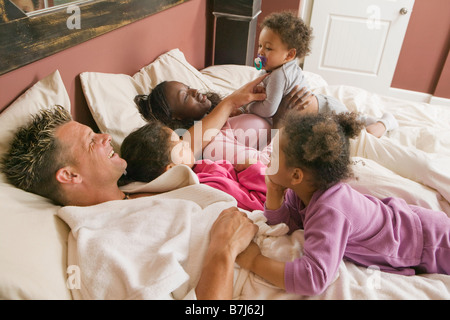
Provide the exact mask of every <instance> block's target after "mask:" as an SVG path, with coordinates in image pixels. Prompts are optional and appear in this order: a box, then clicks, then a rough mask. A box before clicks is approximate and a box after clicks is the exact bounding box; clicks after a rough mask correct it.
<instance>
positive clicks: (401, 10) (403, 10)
mask: <svg viewBox="0 0 450 320" xmlns="http://www.w3.org/2000/svg"><path fill="white" fill-rule="evenodd" d="M407 13H408V9H406V8H401V9H400V14H401V15H405V14H407Z"/></svg>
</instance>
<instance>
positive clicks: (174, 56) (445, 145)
mask: <svg viewBox="0 0 450 320" xmlns="http://www.w3.org/2000/svg"><path fill="white" fill-rule="evenodd" d="M256 73H257V71H256V70H254V68H251V67H247V66H237V65H222V66H211V67H207V68H205V69H202V70H196V69H195V68H194V67H192V66H191V65H190V64H189V62H188V61H187V60H186V59H185V57H184V55H183V53H182V52H181V51H180V50H178V49H173V50H171V51H169V52H166V53H165V54H163V55H161V56H160V57H158V58H157V59H156V60H155V61H153V62H152V63H151V64H149V65H147V66H143V67H142V68H141V69H140V70H139V72H137V73H136V74H134V75H125V74H109V73H98V72H83V73H82V74H81V75H80V78H81V84H82V88H83V93H84V95H85V97H86V101H87V103H88V106H89V109H90V112H91V114H92V116H93V118H94V119H95V122H96V124H97V126H98V128H99V129H100V131H102V132H108V133H109V134H110V135H111V136H112V138H113V146H114V148H115V149H116V151H118V150H119V147H120V144H121V142H122V140H123V139H124V137H125V136H126V135H127V134H128V133H129V132H131V131H132V130H134V129H135V128H138V127H139V126H142V125H143V124H144V121H143V120H142V118H141V117H140V115H139V113H138V111H137V109H136V107H135V105H134V102H133V98H134V96H135V95H136V94H147V93H148V92H149V91H150V90H151V88H153V87H154V86H155V85H156V84H158V83H159V82H161V81H163V80H177V81H181V82H184V83H186V84H188V85H189V86H191V87H193V88H197V89H200V90H203V91H216V92H218V93H220V94H222V95H226V94H229V93H230V92H232V91H233V90H235V89H236V88H238V87H240V86H241V85H242V84H244V83H246V82H248V81H250V80H252V79H253V78H254V77H255V76H256ZM306 76H307V78H308V81H309V83H310V86H311V89H312V90H313V92H315V93H325V94H328V95H332V96H334V97H336V98H337V99H339V100H341V101H342V102H344V103H345V104H346V105H347V106H348V108H349V109H350V110H351V111H359V112H363V113H366V114H369V115H372V116H381V115H382V113H383V112H386V111H389V112H392V113H393V114H394V115H395V116H396V118H397V119H398V121H399V125H400V127H399V128H398V129H397V130H395V131H393V132H391V133H389V134H388V135H387V136H384V137H382V138H380V139H376V138H374V137H373V136H370V135H368V134H365V133H364V132H363V133H362V134H361V135H360V136H359V137H358V138H356V139H354V140H353V141H352V145H351V150H352V166H353V169H354V172H355V178H354V179H352V180H351V181H349V183H351V184H352V186H353V187H354V188H355V189H357V190H359V191H361V192H363V193H367V194H372V195H374V196H377V197H388V196H398V197H402V198H404V199H405V200H406V201H407V202H408V203H411V204H417V205H421V206H424V207H427V208H431V209H435V210H440V211H444V212H445V213H446V214H447V215H449V216H450V188H448V186H449V185H450V168H449V167H448V163H450V108H448V107H445V106H440V105H429V104H425V103H417V102H410V101H404V100H398V99H393V98H389V97H384V96H380V95H377V94H374V93H371V92H368V91H366V90H363V89H360V88H356V87H349V86H329V85H328V84H327V83H326V80H325V79H323V78H322V77H320V76H319V75H317V74H312V73H306ZM55 104H59V105H62V106H64V107H65V108H68V109H70V108H71V106H70V99H69V97H68V95H67V92H66V89H65V87H64V84H63V82H62V80H61V75H60V74H59V71H58V70H55V71H54V72H53V73H52V74H50V75H48V76H47V77H45V78H43V79H41V80H40V81H38V82H37V83H36V84H34V85H33V86H32V87H30V88H29V89H28V90H27V91H26V92H25V93H24V94H23V95H21V96H20V97H19V98H18V99H17V100H15V101H14V102H13V103H12V104H11V105H10V106H9V107H8V108H7V109H6V110H5V111H4V112H2V113H1V114H0V128H1V129H0V156H1V155H2V154H3V153H4V152H5V151H6V150H7V148H8V144H9V141H10V139H11V137H12V134H13V132H14V131H15V130H16V129H17V128H18V127H19V126H21V125H22V124H24V123H25V122H26V121H27V119H29V115H30V114H33V113H36V112H37V111H38V110H39V109H41V108H47V107H49V106H52V105H55ZM143 187H144V186H143V185H140V184H133V185H129V186H126V187H125V188H129V189H128V190H139V189H140V188H143ZM145 188H150V189H151V190H152V191H156V192H160V193H161V194H160V195H158V196H156V197H155V198H153V199H151V200H149V201H150V202H147V203H145V202H144V200H139V199H136V201H135V200H132V205H128V206H127V207H123V205H121V204H119V203H112V204H101V205H99V206H93V207H89V208H77V207H66V208H60V207H58V206H55V205H53V204H52V203H51V202H50V201H48V200H46V199H44V198H42V197H39V196H37V195H34V194H30V193H27V192H24V191H22V190H19V189H16V188H14V187H12V186H11V185H9V184H8V183H7V182H6V181H5V178H4V176H3V175H2V174H1V173H0V203H1V204H2V205H1V210H0V229H1V232H0V238H1V241H0V257H1V258H0V298H3V299H74V298H75V299H78V298H81V297H82V296H80V294H79V286H80V285H84V284H85V283H86V281H95V285H96V287H99V288H101V290H100V289H99V290H100V291H99V292H97V293H95V294H94V293H93V294H92V296H91V298H93V299H96V298H98V297H99V296H102V294H103V297H104V298H108V299H121V298H124V297H129V296H124V295H121V290H120V289H117V288H116V287H111V286H110V283H111V282H112V278H114V276H113V277H112V278H111V273H108V272H107V270H110V269H108V263H105V265H103V266H102V269H101V270H106V271H105V272H101V271H98V272H94V271H95V270H94V268H95V265H91V266H84V265H82V263H81V262H80V263H79V264H78V263H77V262H75V263H74V261H76V260H73V259H74V258H73V254H74V251H73V245H74V243H76V241H77V232H78V231H79V230H80V228H84V227H86V226H85V225H83V223H85V222H83V221H81V220H83V219H79V218H77V217H80V216H83V214H84V215H86V213H90V214H91V213H92V214H93V215H95V214H98V212H100V213H101V212H104V211H105V210H106V211H108V212H114V210H119V211H120V210H121V212H127V210H132V209H131V208H134V207H136V208H140V209H136V210H137V211H139V210H140V211H142V208H143V207H146V208H149V207H153V208H159V209H158V210H163V211H164V212H166V211H167V212H168V214H167V215H164V217H166V218H165V219H163V218H161V221H160V224H158V226H154V227H153V228H159V231H161V230H167V232H159V233H154V232H158V230H151V232H149V234H158V236H160V237H162V238H164V237H165V236H167V235H168V234H169V233H170V232H172V231H173V228H170V226H172V222H173V221H174V220H176V219H177V218H176V217H179V216H178V215H179V212H180V210H182V211H184V213H185V214H186V215H187V216H192V217H193V218H192V219H194V220H192V221H194V222H196V223H191V225H192V227H191V229H188V230H185V229H182V230H184V231H183V232H182V234H183V235H184V236H183V237H186V238H180V239H179V241H180V247H177V246H176V245H175V247H174V243H171V244H170V246H168V247H167V248H168V251H169V252H172V251H173V252H176V253H177V254H176V255H175V256H176V257H181V258H177V259H179V260H178V262H179V261H183V262H182V263H181V262H179V263H178V267H177V263H175V265H172V264H169V265H167V266H166V265H164V264H161V265H157V266H155V268H156V269H155V270H159V273H158V272H157V274H159V275H160V276H161V277H160V278H163V277H165V275H166V273H167V272H168V270H172V269H170V268H174V269H173V273H171V274H173V275H177V276H173V277H172V278H173V279H175V280H173V282H171V285H174V284H176V283H181V284H182V285H181V286H179V287H177V289H176V290H172V289H170V288H167V287H165V285H163V284H159V285H157V286H155V290H153V289H152V290H147V289H148V288H143V289H142V290H140V291H139V292H137V293H136V295H134V296H133V298H135V299H151V298H158V299H160V298H161V299H166V298H177V299H178V298H189V297H190V292H192V288H193V287H194V285H195V281H196V279H197V278H198V274H197V273H196V272H195V271H194V268H193V266H197V265H198V264H199V261H201V252H203V250H204V248H205V243H206V241H207V237H193V236H192V235H195V230H196V229H195V228H199V227H201V228H203V229H205V228H208V226H209V225H210V223H212V221H213V218H214V217H215V215H216V214H217V213H218V212H220V210H221V209H223V208H226V207H228V206H231V205H235V200H234V199H233V198H232V197H231V196H229V195H227V194H225V193H223V192H220V191H217V190H215V189H212V188H209V187H207V186H204V185H200V184H199V183H198V180H197V179H196V177H195V175H193V174H192V172H191V171H190V170H189V169H188V168H187V167H184V166H179V167H178V168H177V169H176V170H174V171H169V172H168V173H167V174H164V175H162V176H161V177H159V178H158V179H156V180H155V181H153V182H151V183H150V185H146V186H145ZM167 204H169V205H167ZM158 206H162V207H158ZM180 208H181V209H180ZM155 210H156V209H155ZM140 211H139V212H140ZM150 211H151V210H150ZM155 212H156V213H157V212H159V211H154V210H153V214H156V213H155ZM248 214H249V216H251V217H252V219H254V221H255V222H256V223H257V224H258V225H259V226H260V232H259V233H258V235H257V237H256V238H255V241H257V242H258V244H259V245H260V246H261V248H262V250H263V252H264V253H265V254H267V255H269V256H272V257H274V258H277V259H281V260H290V259H294V258H296V257H298V256H300V255H301V248H302V243H303V233H302V231H301V230H299V231H296V232H294V233H293V234H292V235H290V236H287V235H286V231H287V230H286V228H285V226H284V225H278V226H268V225H267V224H265V220H264V218H263V216H262V214H261V212H258V211H254V212H248ZM126 216H127V215H126V214H125V215H124V217H126ZM199 217H201V219H200V218H199ZM205 217H207V218H205ZM171 219H172V220H171ZM196 219H197V220H196ZM87 220H89V219H87ZM88 223H89V222H88ZM131 225H135V224H131ZM102 226H103V225H102ZM149 228H151V226H150V227H149ZM71 230H74V231H72V232H71ZM76 230H78V231H76ZM99 230H103V231H105V230H108V229H107V227H106V226H105V228H103V227H100V228H99ZM180 230H181V229H180ZM105 233H107V232H106V231H105ZM180 234H181V233H180ZM146 240H148V241H151V240H152V238H146ZM153 240H154V239H153ZM163 240H164V239H163ZM161 245H162V246H163V245H166V243H165V242H164V241H163V242H162V244H161ZM183 246H184V247H183ZM119 247H120V248H119ZM127 248H128V249H129V248H130V244H128V245H123V246H118V247H117V248H112V250H113V251H114V250H115V249H117V250H119V251H120V250H122V251H120V252H127V250H128V249H127ZM183 248H184V249H183ZM110 249H111V248H110ZM159 252H160V251H155V252H154V254H155V255H158V253H159ZM188 253H192V254H188ZM194 253H195V254H194ZM139 254H141V253H136V256H134V257H133V258H136V257H139ZM105 261H109V260H105ZM131 261H133V260H131ZM180 265H181V266H185V268H184V270H179V269H180V268H179V266H180ZM103 267H104V268H105V269H103ZM83 268H86V269H83ZM89 268H90V269H89ZM158 268H159V269H158ZM177 268H178V269H177ZM182 269H183V268H182ZM83 270H85V271H83ZM89 270H90V271H89ZM93 270H94V271H93ZM132 270H134V269H132ZM136 272H138V273H139V272H141V271H139V270H137V271H136ZM108 274H109V275H108ZM83 279H84V280H83ZM86 279H87V280H86ZM153 280H154V279H153ZM83 281H84V282H83ZM168 286H169V285H168ZM152 288H153V287H152ZM102 290H103V291H102ZM158 290H159V291H158ZM111 291H114V294H110V292H111ZM168 292H169V293H168ZM84 297H86V296H84ZM234 298H235V299H244V300H245V299H450V276H447V275H438V274H426V275H416V276H409V277H406V276H400V275H396V274H389V273H384V272H381V271H379V270H378V269H377V268H376V267H373V268H363V267H359V266H356V265H354V264H352V263H350V262H345V261H342V262H341V265H340V268H339V274H338V275H337V277H336V279H335V280H334V282H333V283H332V285H331V286H330V287H329V288H328V289H327V290H326V291H325V292H324V293H322V294H320V295H318V296H313V297H304V296H297V295H292V294H287V293H286V292H284V291H282V290H280V289H277V288H275V287H273V286H271V285H270V284H268V283H266V282H265V281H264V280H262V279H260V278H258V277H257V276H255V275H253V274H251V273H248V272H247V271H245V270H240V269H239V268H238V267H236V277H235V290H234Z"/></svg>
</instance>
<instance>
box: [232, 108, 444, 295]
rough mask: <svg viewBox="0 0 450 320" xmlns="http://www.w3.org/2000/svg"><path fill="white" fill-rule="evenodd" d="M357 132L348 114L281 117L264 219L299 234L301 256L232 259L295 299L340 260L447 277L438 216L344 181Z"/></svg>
mask: <svg viewBox="0 0 450 320" xmlns="http://www.w3.org/2000/svg"><path fill="white" fill-rule="evenodd" d="M362 126H363V123H362V122H360V121H358V120H356V114H353V113H344V114H338V115H336V114H333V113H324V114H318V115H308V116H306V115H304V116H302V115H298V114H297V115H294V114H293V115H292V116H291V115H289V117H286V122H285V126H284V127H283V128H282V129H281V130H280V132H279V134H280V138H279V139H278V140H275V141H279V147H278V148H276V150H277V152H275V151H274V152H273V153H272V161H273V162H274V163H277V164H278V165H277V166H278V168H279V169H278V170H277V171H276V172H268V175H267V176H266V183H267V200H266V204H265V211H264V215H265V216H266V218H267V223H268V224H278V223H286V224H287V225H288V226H289V229H290V232H293V231H294V230H296V229H300V228H301V229H304V237H305V243H304V246H303V256H302V257H301V258H299V259H296V260H294V261H292V262H286V263H284V262H279V261H275V260H272V259H270V258H267V257H265V256H262V255H261V253H260V251H259V248H258V247H257V246H256V245H255V244H251V245H250V246H249V248H248V249H246V250H245V251H244V252H243V253H242V254H241V255H240V256H239V257H238V260H237V262H238V264H239V265H240V266H241V267H244V268H246V269H249V270H250V271H253V272H254V273H256V274H257V275H259V276H261V277H262V278H264V279H266V280H268V281H270V282H271V283H273V284H275V285H277V286H279V287H281V288H284V289H286V290H287V291H288V292H295V293H297V294H301V295H317V294H319V293H321V292H323V291H324V290H325V289H326V288H327V287H328V286H329V285H330V283H331V282H332V281H333V280H334V279H335V277H336V273H337V272H338V268H339V264H340V262H341V261H342V259H346V260H349V261H352V262H354V263H356V264H358V265H362V266H366V267H370V266H376V267H377V268H379V269H380V270H381V271H386V272H392V273H398V274H403V275H413V274H415V273H416V272H417V273H442V274H450V218H449V217H447V215H446V214H445V213H443V212H437V211H432V210H429V209H425V208H422V207H418V206H412V205H408V204H407V203H406V202H405V201H404V200H403V199H399V198H392V197H391V198H386V199H378V198H375V197H373V196H370V195H363V194H361V193H359V192H357V191H355V190H353V189H352V188H351V187H350V186H349V185H348V184H346V183H345V181H346V180H347V179H348V178H349V177H351V169H350V156H349V152H350V151H349V144H350V142H349V139H351V138H353V137H355V136H356V135H358V134H359V132H360V130H361V128H362ZM274 150H275V148H274ZM269 169H270V167H269Z"/></svg>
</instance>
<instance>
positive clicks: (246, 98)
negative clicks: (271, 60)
mask: <svg viewBox="0 0 450 320" xmlns="http://www.w3.org/2000/svg"><path fill="white" fill-rule="evenodd" d="M267 76H268V74H265V75H263V76H260V77H258V78H256V79H255V80H253V81H250V82H249V83H247V84H246V85H244V86H242V87H241V88H239V89H237V90H236V91H234V92H233V93H232V94H230V95H229V96H228V97H226V98H225V99H224V101H228V102H229V103H231V104H232V105H233V109H236V108H240V107H242V106H243V105H246V104H248V103H250V102H252V101H262V100H265V99H266V93H265V90H264V89H263V88H262V87H261V86H259V84H260V83H261V81H263V80H264V78H265V77H267Z"/></svg>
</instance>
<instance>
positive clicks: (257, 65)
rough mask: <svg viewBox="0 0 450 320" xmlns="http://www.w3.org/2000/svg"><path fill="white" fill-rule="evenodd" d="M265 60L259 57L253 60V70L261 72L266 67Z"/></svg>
mask: <svg viewBox="0 0 450 320" xmlns="http://www.w3.org/2000/svg"><path fill="white" fill-rule="evenodd" d="M266 63H267V58H266V57H265V56H262V55H259V54H258V57H256V58H255V68H256V70H261V69H262V68H263V67H265V66H266Z"/></svg>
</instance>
